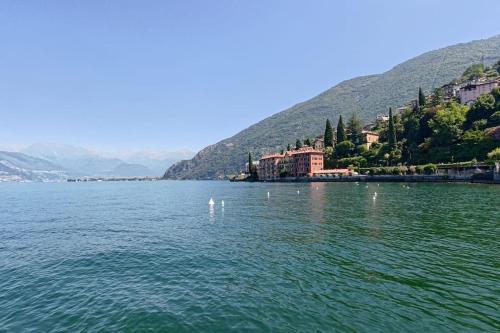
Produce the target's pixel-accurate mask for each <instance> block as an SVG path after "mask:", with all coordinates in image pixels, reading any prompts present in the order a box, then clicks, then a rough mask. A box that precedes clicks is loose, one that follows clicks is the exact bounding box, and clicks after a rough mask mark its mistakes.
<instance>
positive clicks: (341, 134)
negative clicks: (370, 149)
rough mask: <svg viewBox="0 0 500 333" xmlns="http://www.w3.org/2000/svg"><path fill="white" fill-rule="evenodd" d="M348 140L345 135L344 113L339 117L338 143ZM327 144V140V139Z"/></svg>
mask: <svg viewBox="0 0 500 333" xmlns="http://www.w3.org/2000/svg"><path fill="white" fill-rule="evenodd" d="M345 140H347V137H346V135H345V128H344V122H343V121H342V115H340V117H339V122H338V124H337V143H341V142H342V141H345ZM325 146H326V141H325Z"/></svg>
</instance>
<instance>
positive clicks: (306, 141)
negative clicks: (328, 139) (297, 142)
mask: <svg viewBox="0 0 500 333" xmlns="http://www.w3.org/2000/svg"><path fill="white" fill-rule="evenodd" d="M304 144H305V145H306V146H311V139H309V138H307V139H305V141H304Z"/></svg>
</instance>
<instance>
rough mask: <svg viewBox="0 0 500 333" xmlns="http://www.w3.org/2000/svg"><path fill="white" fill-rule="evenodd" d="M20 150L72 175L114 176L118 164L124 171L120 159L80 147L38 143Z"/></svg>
mask: <svg viewBox="0 0 500 333" xmlns="http://www.w3.org/2000/svg"><path fill="white" fill-rule="evenodd" d="M21 152H23V153H25V154H27V155H30V156H35V157H39V158H42V159H45V160H47V161H51V162H53V163H56V164H58V165H61V166H63V167H64V168H65V169H67V170H68V171H69V173H70V174H71V175H72V176H114V170H115V168H117V167H118V166H120V171H121V173H123V171H124V166H123V165H122V164H124V162H123V161H122V160H120V159H117V158H104V157H101V156H99V155H98V154H96V153H94V152H92V151H90V150H87V149H85V148H81V147H74V146H70V145H63V144H41V143H38V144H33V145H31V146H29V147H27V148H24V149H22V150H21ZM149 172H150V171H149ZM120 176H123V174H120Z"/></svg>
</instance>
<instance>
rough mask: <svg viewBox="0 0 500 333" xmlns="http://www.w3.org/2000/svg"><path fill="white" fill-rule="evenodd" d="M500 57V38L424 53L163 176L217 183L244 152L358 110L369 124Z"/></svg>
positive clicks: (347, 84)
mask: <svg viewBox="0 0 500 333" xmlns="http://www.w3.org/2000/svg"><path fill="white" fill-rule="evenodd" d="M396 51H397V50H396ZM498 58H500V35H497V36H494V37H492V38H489V39H484V40H478V41H472V42H469V43H463V44H457V45H453V46H449V47H445V48H442V49H439V50H435V51H431V52H427V53H424V54H422V55H420V56H418V57H415V58H413V59H410V60H408V61H405V62H403V63H401V64H399V65H397V66H395V67H394V68H392V69H391V70H389V71H387V72H385V73H382V74H377V75H369V76H362V77H357V78H354V79H351V80H347V81H343V82H341V83H340V84H338V85H336V86H334V87H332V88H330V89H328V90H326V91H325V92H323V93H321V94H320V95H318V96H316V97H314V98H312V99H310V100H308V101H306V102H303V103H299V104H297V105H295V106H292V107H291V108H289V109H287V110H284V111H282V112H279V113H277V114H275V115H273V116H271V117H269V118H266V119H264V120H262V121H260V122H258V123H257V124H254V125H252V126H250V127H249V128H247V129H244V130H243V131H241V132H239V133H238V134H236V135H234V136H233V137H231V138H228V139H225V140H222V141H220V142H218V143H216V144H214V145H211V146H208V147H206V148H204V149H203V150H201V151H200V152H199V153H198V154H196V156H195V157H194V158H192V159H191V160H186V161H181V162H179V163H176V164H175V165H173V166H172V167H170V168H169V169H168V170H167V171H166V172H165V178H169V179H216V178H220V177H223V176H225V175H229V174H234V173H237V172H238V171H239V170H241V169H242V168H243V166H244V164H245V162H246V158H247V154H248V152H252V155H253V156H256V157H259V156H260V155H261V154H262V153H265V152H267V151H277V150H280V149H283V148H285V147H286V145H287V144H288V143H293V142H295V139H297V138H305V137H313V136H316V135H318V134H321V133H322V131H323V130H324V124H325V120H326V119H327V118H329V119H330V120H331V121H333V122H334V123H336V122H337V119H338V116H339V115H343V116H345V117H348V116H349V115H350V114H351V113H353V112H357V114H358V115H359V116H360V117H361V118H362V119H363V120H364V121H366V122H367V121H371V120H373V119H374V118H375V116H376V115H377V114H379V113H386V112H387V109H388V108H389V107H397V106H402V105H404V104H405V103H406V102H408V101H409V100H411V99H414V98H416V94H417V91H418V87H419V86H421V87H422V88H423V90H424V91H425V92H426V93H429V92H430V91H431V90H432V89H433V88H436V87H439V86H441V85H443V84H446V83H448V82H450V81H451V80H453V79H455V78H457V77H459V76H460V75H461V74H462V73H463V71H464V70H465V69H466V68H467V67H468V66H470V65H472V64H474V63H478V62H480V61H481V59H483V61H484V63H485V64H492V63H493V62H495V61H497V60H498Z"/></svg>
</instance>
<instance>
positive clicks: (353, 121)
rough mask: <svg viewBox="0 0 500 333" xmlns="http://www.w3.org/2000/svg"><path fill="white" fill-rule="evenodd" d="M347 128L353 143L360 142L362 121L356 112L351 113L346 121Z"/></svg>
mask: <svg viewBox="0 0 500 333" xmlns="http://www.w3.org/2000/svg"><path fill="white" fill-rule="evenodd" d="M347 128H348V129H349V139H350V140H351V142H352V143H354V144H355V145H358V144H360V143H361V139H362V136H361V134H362V131H363V123H362V122H361V119H359V118H358V116H357V114H356V113H353V114H352V116H351V118H350V119H349V122H348V123H347Z"/></svg>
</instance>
